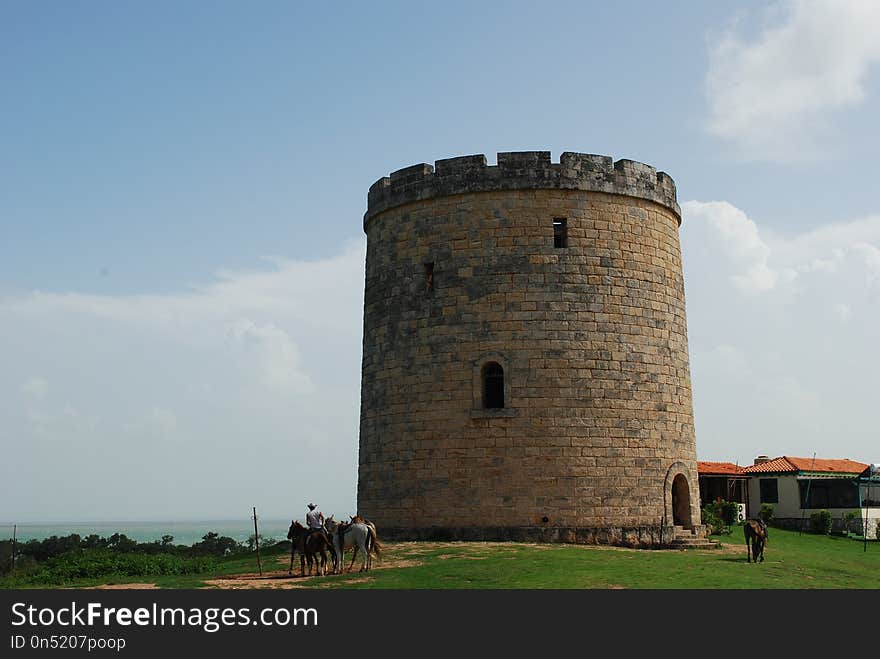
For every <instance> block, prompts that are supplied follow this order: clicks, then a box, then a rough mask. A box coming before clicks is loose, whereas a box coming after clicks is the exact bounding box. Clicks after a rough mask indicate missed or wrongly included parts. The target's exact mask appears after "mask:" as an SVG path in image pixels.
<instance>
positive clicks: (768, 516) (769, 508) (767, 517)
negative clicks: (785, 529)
mask: <svg viewBox="0 0 880 659" xmlns="http://www.w3.org/2000/svg"><path fill="white" fill-rule="evenodd" d="M758 519H760V520H761V521H762V522H764V523H765V524H768V525H769V524H770V521H771V520H772V519H773V504H772V503H762V504H761V510H760V511H758Z"/></svg>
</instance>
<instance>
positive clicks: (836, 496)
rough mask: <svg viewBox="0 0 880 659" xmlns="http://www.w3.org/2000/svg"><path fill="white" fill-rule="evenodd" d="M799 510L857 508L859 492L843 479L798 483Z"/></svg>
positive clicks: (852, 484)
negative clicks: (799, 495)
mask: <svg viewBox="0 0 880 659" xmlns="http://www.w3.org/2000/svg"><path fill="white" fill-rule="evenodd" d="M798 487H799V488H800V494H801V508H805V509H807V510H810V509H813V510H817V509H822V508H849V509H852V508H858V507H859V491H858V488H857V487H856V485H855V484H854V483H853V482H852V481H850V480H848V479H844V478H832V479H827V480H818V479H813V480H802V481H798Z"/></svg>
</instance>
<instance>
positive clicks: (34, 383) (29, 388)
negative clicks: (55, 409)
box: [21, 377, 49, 398]
mask: <svg viewBox="0 0 880 659" xmlns="http://www.w3.org/2000/svg"><path fill="white" fill-rule="evenodd" d="M21 391H22V393H25V394H27V395H28V396H31V397H33V398H45V396H46V394H48V393H49V383H48V382H46V380H44V379H43V378H38V377H32V378H28V379H27V380H26V381H25V383H24V384H23V385H21Z"/></svg>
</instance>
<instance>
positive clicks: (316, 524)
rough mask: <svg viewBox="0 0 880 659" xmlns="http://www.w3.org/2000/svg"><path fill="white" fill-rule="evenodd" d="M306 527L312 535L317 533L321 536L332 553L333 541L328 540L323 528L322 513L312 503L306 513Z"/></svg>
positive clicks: (328, 537)
mask: <svg viewBox="0 0 880 659" xmlns="http://www.w3.org/2000/svg"><path fill="white" fill-rule="evenodd" d="M306 526H308V527H309V531H311V532H313V533H314V532H315V531H318V532H319V533H320V534H321V535H323V536H324V539H325V540H327V544H328V545H330V551H331V552H332V551H333V541H332V540H330V536H329V535H327V530H326V529H325V528H324V513H322V512H321V511H320V510H318V506H316V505H315V504H313V503H310V504H309V512H307V513H306Z"/></svg>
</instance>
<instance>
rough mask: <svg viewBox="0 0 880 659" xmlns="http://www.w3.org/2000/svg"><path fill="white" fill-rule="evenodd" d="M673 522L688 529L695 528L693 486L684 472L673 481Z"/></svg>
mask: <svg viewBox="0 0 880 659" xmlns="http://www.w3.org/2000/svg"><path fill="white" fill-rule="evenodd" d="M672 523H673V524H675V525H676V526H683V527H684V528H686V529H691V528H693V523H692V522H691V488H690V486H688V481H687V477H685V475H684V474H677V475H676V476H675V478H674V479H673V481H672Z"/></svg>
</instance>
